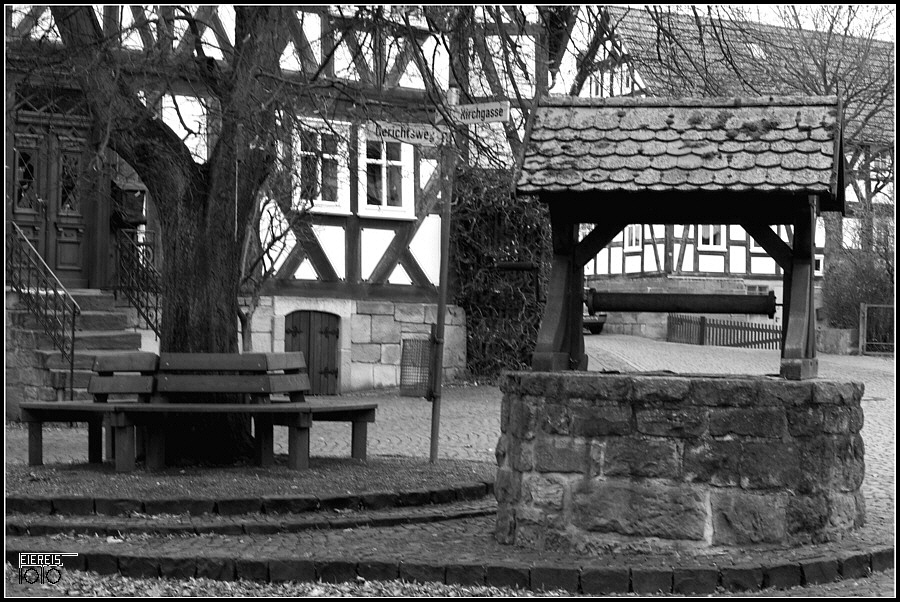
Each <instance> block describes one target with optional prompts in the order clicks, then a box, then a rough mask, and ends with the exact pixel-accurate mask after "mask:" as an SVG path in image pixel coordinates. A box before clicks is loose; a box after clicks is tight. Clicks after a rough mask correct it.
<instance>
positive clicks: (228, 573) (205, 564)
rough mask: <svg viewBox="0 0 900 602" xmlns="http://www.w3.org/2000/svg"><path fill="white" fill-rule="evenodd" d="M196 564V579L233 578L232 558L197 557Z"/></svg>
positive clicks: (223, 579) (218, 579) (228, 579)
mask: <svg viewBox="0 0 900 602" xmlns="http://www.w3.org/2000/svg"><path fill="white" fill-rule="evenodd" d="M196 564H197V578H198V579H202V578H204V577H205V578H206V579H215V580H216V581H233V580H234V575H235V568H234V560H232V559H230V558H197V559H196Z"/></svg>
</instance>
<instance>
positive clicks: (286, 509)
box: [262, 495, 319, 514]
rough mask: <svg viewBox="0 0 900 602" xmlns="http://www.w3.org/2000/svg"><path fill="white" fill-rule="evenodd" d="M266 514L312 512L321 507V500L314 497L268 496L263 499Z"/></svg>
mask: <svg viewBox="0 0 900 602" xmlns="http://www.w3.org/2000/svg"><path fill="white" fill-rule="evenodd" d="M262 503H263V511H264V512H265V513H266V514H296V513H300V512H312V511H314V510H316V509H317V508H318V507H319V498H317V497H316V496H314V495H267V496H265V497H263V498H262Z"/></svg>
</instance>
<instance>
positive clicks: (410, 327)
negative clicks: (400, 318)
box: [400, 322, 431, 339]
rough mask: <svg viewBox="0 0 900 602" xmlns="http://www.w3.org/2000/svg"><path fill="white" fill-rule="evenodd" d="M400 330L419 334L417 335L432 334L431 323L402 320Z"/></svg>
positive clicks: (404, 332) (424, 337)
mask: <svg viewBox="0 0 900 602" xmlns="http://www.w3.org/2000/svg"><path fill="white" fill-rule="evenodd" d="M400 332H401V333H403V334H417V335H430V334H431V324H411V323H409V322H401V323H400ZM416 338H423V339H426V338H428V337H427V336H422V337H416Z"/></svg>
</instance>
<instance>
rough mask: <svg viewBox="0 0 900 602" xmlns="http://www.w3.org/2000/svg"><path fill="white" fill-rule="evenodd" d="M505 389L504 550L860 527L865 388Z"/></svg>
mask: <svg viewBox="0 0 900 602" xmlns="http://www.w3.org/2000/svg"><path fill="white" fill-rule="evenodd" d="M501 389H502V391H503V405H502V415H501V423H500V430H501V433H502V435H501V437H500V441H499V443H498V445H497V462H498V465H499V469H498V471H497V479H496V483H495V492H496V496H497V500H498V502H499V508H498V515H497V528H496V536H497V538H498V540H499V541H501V542H503V543H514V544H515V545H517V546H522V547H527V548H533V549H538V550H554V549H573V548H574V549H576V550H578V551H580V552H582V553H590V552H592V551H598V550H602V549H608V548H609V547H610V546H617V545H622V544H623V543H628V544H638V543H639V542H643V543H645V544H646V543H647V542H654V545H656V544H661V543H665V544H671V545H675V546H695V547H708V546H718V545H735V546H747V545H752V544H784V543H789V544H793V543H805V542H811V541H826V540H832V539H837V538H840V537H841V536H842V535H843V534H844V533H846V532H848V531H849V530H851V529H853V528H855V527H858V526H861V525H862V524H863V522H864V520H865V506H864V500H863V496H862V493H861V491H860V486H861V484H862V481H863V475H864V460H863V441H862V437H861V436H860V429H861V428H862V424H863V412H862V408H861V407H860V399H861V398H862V394H863V385H861V384H859V383H840V382H834V381H824V380H812V381H785V380H782V379H779V378H774V377H758V376H746V377H741V376H725V377H717V376H673V375H664V374H634V375H627V376H626V375H611V374H599V373H584V372H581V373H572V372H569V373H540V372H520V373H510V374H507V375H506V376H505V377H504V382H503V383H502V385H501Z"/></svg>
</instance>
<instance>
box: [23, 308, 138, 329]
mask: <svg viewBox="0 0 900 602" xmlns="http://www.w3.org/2000/svg"><path fill="white" fill-rule="evenodd" d="M7 316H8V318H9V325H11V326H13V327H16V328H21V329H24V330H42V329H43V325H42V323H41V321H40V320H39V319H38V317H37V316H35V315H34V314H32V313H31V312H30V311H27V310H19V309H14V310H10V311H8V312H7ZM131 326H133V320H132V319H131V317H130V316H129V315H128V313H127V312H123V311H120V310H114V311H83V312H81V313H80V314H79V315H78V316H77V317H76V318H75V331H76V332H78V331H82V330H125V329H127V328H129V327H131Z"/></svg>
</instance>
